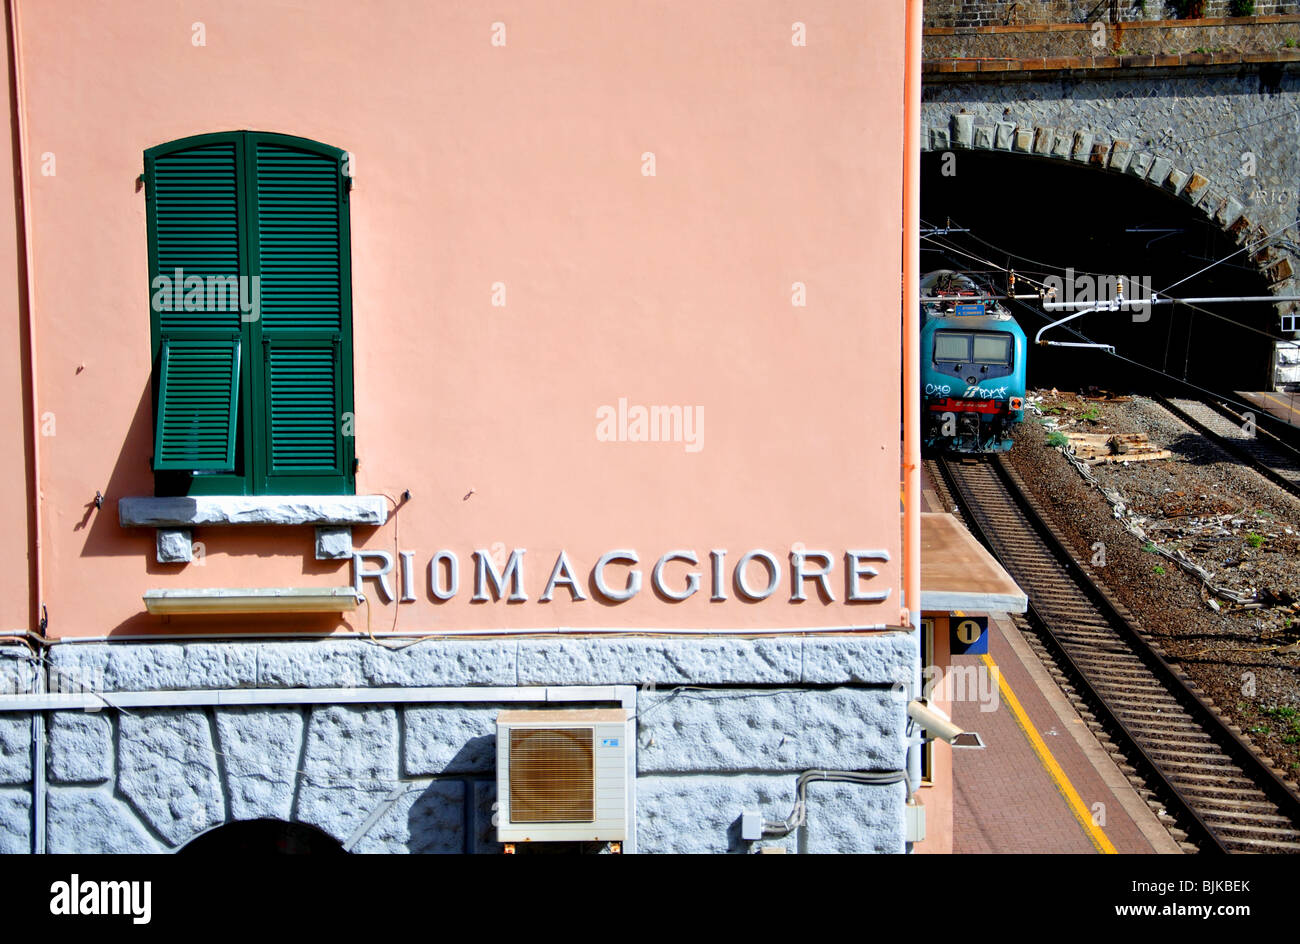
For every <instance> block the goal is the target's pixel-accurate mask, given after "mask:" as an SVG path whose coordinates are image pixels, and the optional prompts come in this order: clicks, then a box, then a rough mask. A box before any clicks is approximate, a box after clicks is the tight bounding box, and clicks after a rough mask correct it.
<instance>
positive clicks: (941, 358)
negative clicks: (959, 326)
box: [934, 331, 971, 364]
mask: <svg viewBox="0 0 1300 944" xmlns="http://www.w3.org/2000/svg"><path fill="white" fill-rule="evenodd" d="M970 342H971V336H970V334H968V333H967V332H965V331H936V332H935V333H934V360H935V363H938V364H969V363H970V362H971V359H970Z"/></svg>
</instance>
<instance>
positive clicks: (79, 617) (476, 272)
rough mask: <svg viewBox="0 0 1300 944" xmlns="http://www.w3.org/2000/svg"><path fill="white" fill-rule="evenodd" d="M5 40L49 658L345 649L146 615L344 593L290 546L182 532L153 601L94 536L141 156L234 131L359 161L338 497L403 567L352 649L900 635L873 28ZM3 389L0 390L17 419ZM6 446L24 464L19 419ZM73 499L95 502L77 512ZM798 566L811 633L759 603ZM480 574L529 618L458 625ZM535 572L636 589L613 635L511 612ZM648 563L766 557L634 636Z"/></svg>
mask: <svg viewBox="0 0 1300 944" xmlns="http://www.w3.org/2000/svg"><path fill="white" fill-rule="evenodd" d="M20 9H21V23H22V30H23V37H22V39H23V43H24V61H23V63H22V68H23V70H24V74H25V76H26V84H27V109H28V113H29V116H30V148H31V152H32V155H31V156H32V159H33V160H38V159H39V158H40V155H42V154H47V153H48V154H52V155H54V157H55V160H56V162H57V163H56V167H57V172H56V173H55V174H54V175H52V176H41V175H40V174H39V173H37V174H36V175H35V176H34V177H33V178H32V180H33V183H32V188H33V214H34V216H33V225H34V231H35V233H34V245H33V250H34V253H35V257H36V259H37V269H36V272H37V279H38V284H37V290H36V298H35V310H36V318H37V345H38V349H39V359H38V373H39V377H40V388H39V405H40V409H41V410H43V411H50V412H52V413H53V414H54V415H55V416H56V417H57V434H56V435H54V436H52V437H48V438H44V439H42V440H41V447H42V450H43V451H42V454H41V463H42V467H43V472H42V476H43V478H42V483H41V484H42V487H43V521H44V527H45V530H46V549H45V568H46V575H45V584H46V586H45V598H46V601H47V603H48V604H49V605H50V610H51V625H50V632H51V633H52V634H55V635H70V636H102V635H105V634H109V633H116V634H141V633H152V632H175V633H223V632H231V631H242V630H248V631H274V632H323V631H330V630H335V629H346V628H349V626H350V628H360V629H363V630H364V629H365V627H366V617H365V613H364V610H363V611H361V613H360V614H359V615H358V616H357V617H355V618H353V619H352V620H351V621H350V623H345V622H344V621H340V620H337V619H334V618H332V617H329V618H322V619H302V618H295V617H279V618H269V617H267V618H259V619H255V620H240V621H231V620H226V619H224V618H214V617H206V618H203V617H192V618H180V617H176V618H172V619H171V620H170V621H168V622H163V621H162V620H161V619H160V618H157V617H151V616H148V615H146V614H144V612H143V605H142V603H141V594H142V593H143V592H144V591H145V590H146V589H149V588H170V587H241V586H292V585H322V586H323V585H331V584H344V583H350V582H351V576H350V567H349V565H348V564H347V563H346V562H343V563H339V562H319V561H316V560H315V559H314V557H313V554H312V531H311V529H310V528H257V529H247V530H241V529H232V528H225V529H218V528H209V529H202V530H200V531H197V532H196V533H195V540H198V541H201V542H202V543H203V545H204V550H205V554H204V557H203V559H202V562H201V563H198V562H196V563H194V564H189V565H160V564H157V563H156V562H155V561H154V554H153V551H154V534H153V532H152V531H148V530H138V531H124V530H123V529H122V528H120V527H119V525H118V522H117V516H116V501H117V499H119V498H122V497H125V496H131V495H149V494H152V474H151V472H150V468H149V460H150V454H151V448H152V446H151V443H152V417H151V413H150V406H149V389H150V386H149V385H150V378H149V369H150V365H149V318H148V280H147V274H146V265H147V261H146V245H145V199H144V194H143V191H142V190H141V189H139V187H138V186H137V183H136V178H137V176H138V175H139V174H140V172H141V169H142V152H143V151H144V149H145V148H147V147H150V146H152V145H156V144H159V143H162V142H165V141H169V140H172V139H175V138H180V137H184V136H187V135H192V134H199V133H204V132H211V131H223V130H236V129H255V130H264V131H276V132H283V133H288V134H294V135H301V136H304V137H307V138H312V139H315V140H318V141H322V142H324V143H326V144H330V145H334V146H336V147H340V148H343V149H345V150H348V151H350V152H352V154H353V159H354V163H353V173H354V175H355V179H356V186H355V189H354V190H353V192H352V197H351V223H352V265H353V270H352V272H353V313H354V314H353V318H354V333H355V348H356V359H355V382H356V413H357V423H356V432H357V455H358V457H359V459H360V463H361V464H360V470H359V472H358V481H357V491H358V493H360V494H377V493H386V494H388V495H389V496H392V497H393V498H397V497H398V496H400V494H401V492H402V491H403V490H404V489H410V490H411V492H412V498H411V500H410V501H409V502H407V503H406V504H405V505H404V507H403V508H402V509H401V510H400V511H399V512H398V513H397V514H396V515H395V516H394V517H393V519H391V520H390V522H389V524H387V525H386V526H384V527H383V528H379V529H366V530H360V529H359V530H358V531H357V533H356V535H355V540H356V543H357V545H358V547H359V548H360V549H362V550H371V549H387V550H389V551H392V550H394V549H395V548H396V549H400V550H409V551H414V552H415V557H414V560H415V563H416V564H417V566H418V567H419V568H420V572H419V574H418V575H417V579H416V581H415V584H416V591H417V597H418V599H417V601H416V602H415V603H407V604H402V605H401V606H400V608H399V607H397V605H396V604H383V603H381V602H380V601H379V600H378V599H377V598H376V594H374V593H373V592H369V596H370V598H371V600H372V601H374V612H373V613H372V623H371V625H372V628H373V629H374V630H375V631H381V630H384V631H386V630H388V629H390V628H391V627H392V626H393V625H394V621H395V620H396V627H397V629H398V631H410V632H415V631H427V632H434V631H437V630H439V629H445V628H461V629H475V628H499V627H518V628H538V629H544V628H548V627H556V626H566V627H627V628H662V629H672V628H674V627H698V628H716V629H736V630H741V631H744V630H761V629H764V628H779V627H802V626H807V627H821V626H856V625H871V624H881V623H887V624H892V623H896V622H897V620H898V614H899V608H900V605H901V601H900V600H899V588H900V585H901V580H900V573H899V561H900V556H901V555H900V549H899V518H898V513H899V508H898V488H897V483H898V469H899V419H898V418H899V405H898V396H899V353H898V351H899V320H900V315H899V272H900V268H901V261H900V259H901V256H900V226H901V224H900V207H901V174H902V148H901V140H902V72H903V52H904V45H903V6H902V4H896V3H875V2H873V3H863V2H861V0H807V2H803V3H799V4H795V5H791V4H788V3H783V2H754V0H723V2H710V3H706V4H700V3H694V2H685V0H680V2H679V0H671V2H669V0H665V2H655V3H636V4H633V3H609V2H607V0H589V2H588V0H570V2H557V3H547V4H540V3H532V2H508V0H507V2H501V3H497V4H493V5H491V6H490V7H489V6H483V5H478V4H455V5H453V4H433V3H429V4H425V3H408V2H369V3H365V4H358V3H354V2H320V3H301V2H288V0H247V2H243V0H226V2H222V3H219V4H218V3H212V2H185V0H182V2H175V0H166V2H164V0H156V2H146V0H116V2H114V3H111V4H86V3H81V2H72V0H42V2H33V0H20ZM796 21H798V22H802V23H803V24H804V26H805V29H806V36H807V42H806V45H803V46H799V45H794V44H793V43H792V41H791V39H792V35H793V33H792V29H793V27H792V24H794V23H795V22H796ZM498 22H499V23H503V24H504V26H505V45H504V46H499V45H493V43H492V38H493V35H494V32H493V24H494V23H498ZM200 23H201V24H202V29H201V38H202V40H203V42H204V44H203V45H196V44H195V43H196V41H197V39H198V38H199V37H200V32H199V27H198V26H197V25H196V24H200ZM498 35H499V34H498ZM646 152H652V153H653V155H654V161H655V170H656V173H655V175H654V176H647V175H645V174H644V173H643V168H644V166H645V158H644V157H643V155H645V154H646ZM0 222H2V221H0ZM11 230H12V227H11V226H10V227H8V228H7V229H6V230H5V232H4V233H0V239H8V238H10V237H9V232H10V231H11ZM5 245H7V244H5ZM0 248H3V247H0ZM5 278H6V279H9V278H11V274H10V273H9V272H8V271H7V272H6V275H5ZM498 282H499V283H504V286H505V302H506V303H505V305H504V306H494V305H493V304H492V301H493V285H494V283H498ZM796 282H800V283H804V285H806V294H807V304H806V306H803V307H796V306H794V305H792V284H793V283H796ZM0 288H3V289H4V290H6V291H9V286H8V283H7V282H6V284H5V285H4V286H0ZM9 330H12V325H11V326H10V329H9ZM3 350H5V351H9V350H11V348H10V346H8V345H6V346H4V347H3ZM4 357H5V358H10V357H11V355H9V354H7V353H6V354H5V355H4ZM14 373H15V365H14V364H12V363H9V362H8V361H7V360H6V361H5V362H4V363H0V378H3V379H4V382H5V383H6V384H7V385H8V389H11V390H12V389H13V387H14V384H16V377H11V374H14ZM620 398H626V399H627V401H628V402H629V404H633V405H680V406H686V407H690V408H694V409H697V410H702V415H703V437H702V440H701V441H700V443H699V445H700V446H701V448H699V449H698V450H695V451H692V450H691V449H688V448H687V444H685V443H681V442H676V443H634V442H605V441H601V440H600V439H598V437H597V435H596V428H597V411H598V410H599V409H600V408H601V407H602V406H617V404H618V402H619V399H620ZM11 399H12V398H11ZM0 419H2V421H3V424H4V426H3V429H4V435H5V436H6V437H8V439H9V440H12V441H13V442H14V443H17V442H19V441H20V440H21V419H22V418H21V413H20V411H18V410H16V409H14V408H12V407H10V408H6V411H5V412H4V413H2V414H0ZM6 474H7V475H9V476H10V479H11V480H13V479H14V476H15V475H16V474H17V473H15V472H14V471H13V470H10V471H9V472H7V473H6ZM15 481H16V480H15ZM15 481H11V482H10V485H11V488H16V487H17V486H16V484H15ZM96 490H100V491H102V492H103V493H104V494H105V495H106V496H107V497H108V499H109V500H108V501H107V502H106V503H105V504H104V507H103V508H102V509H101V510H98V511H93V510H92V511H90V512H89V513H88V508H92V509H93V506H88V504H87V503H88V502H90V501H91V499H93V497H94V495H95V492H96ZM5 514H6V515H7V516H9V517H8V518H7V519H6V521H8V523H10V524H12V525H15V526H17V524H18V523H19V522H20V521H21V516H20V515H19V514H18V512H16V511H15V510H13V509H7V510H6V512H5ZM9 519H12V521H9ZM6 533H9V530H8V529H6ZM7 540H9V543H8V544H6V545H5V549H4V553H5V555H6V557H7V558H8V559H9V564H10V566H9V567H7V568H6V572H7V573H10V576H12V572H14V571H15V568H16V567H17V566H18V565H17V562H16V560H15V558H16V555H17V554H18V545H19V543H20V542H18V541H15V540H13V539H12V538H10V539H7ZM797 543H799V544H802V545H804V546H806V547H808V548H810V549H824V550H828V551H830V552H831V553H832V554H833V555H834V558H835V574H834V587H835V590H836V602H834V603H826V602H823V601H821V600H819V599H818V598H817V594H816V593H815V592H813V588H812V587H811V586H810V588H809V589H810V592H809V597H810V599H809V600H808V601H807V602H804V603H792V602H790V599H789V597H790V589H791V588H790V572H789V570H790V568H789V565H788V562H787V555H788V554H789V552H790V550H791V548H792V546H795V545H796V544H797ZM494 545H498V546H499V547H503V548H505V549H506V550H507V552H508V550H509V549H511V548H516V547H518V548H526V549H527V553H526V555H525V565H526V575H527V581H526V590H527V593H528V596H529V600H528V602H526V603H520V604H506V603H505V602H493V603H487V604H472V603H470V601H469V597H470V593H471V590H472V584H473V561H472V559H471V557H470V554H471V552H472V551H473V550H474V549H475V548H486V549H491V548H492V547H493V546H494ZM444 548H445V549H449V550H453V551H455V552H456V553H457V554H458V555H459V557H460V565H461V575H460V577H461V590H460V593H459V595H458V596H456V597H455V598H454V599H453V600H451V601H449V602H447V603H443V604H437V603H435V602H434V601H433V600H432V598H431V597H430V595H429V593H428V575H427V567H428V562H429V558H430V556H431V555H432V554H433V553H434V552H435V551H437V550H439V549H444ZM561 548H563V549H565V550H567V551H568V553H569V556H570V559H571V560H572V561H573V563H574V566H575V569H576V570H577V571H578V573H579V576H580V578H581V580H582V581H583V583H584V586H585V584H586V581H587V576H588V574H589V571H590V569H591V567H592V565H593V564H594V563H595V560H596V558H597V557H599V556H600V554H602V553H604V552H605V551H608V550H611V549H616V548H634V549H636V550H637V551H638V552H639V554H640V555H641V569H642V570H643V572H644V578H645V583H646V586H645V588H644V589H643V590H642V592H641V593H640V594H638V595H637V596H636V597H635V598H634V599H633V600H631V601H629V602H627V603H623V604H619V605H607V604H604V603H600V602H597V601H595V600H592V599H588V600H587V601H586V602H583V603H574V602H570V601H569V594H568V593H567V592H566V591H563V590H561V591H560V593H559V594H558V597H557V600H556V601H555V602H552V603H549V604H544V603H540V602H538V600H537V597H538V596H539V595H540V594H541V590H542V587H543V585H544V583H545V581H546V577H547V575H548V574H549V572H550V569H551V565H552V564H553V562H554V560H555V555H556V554H557V553H558V551H559V550H560V549H561ZM677 548H686V549H692V550H694V551H695V552H696V553H697V554H698V555H699V556H700V558H701V560H702V562H704V563H707V556H708V552H709V550H710V549H712V548H726V549H727V550H728V552H729V554H728V563H729V565H730V564H734V562H735V561H736V559H737V558H738V557H740V555H742V554H743V553H744V552H746V551H748V550H751V549H754V548H764V549H766V550H768V551H770V552H772V553H773V554H774V555H776V557H777V558H778V559H779V560H780V561H781V562H782V564H783V568H782V570H783V572H782V576H781V585H780V588H779V589H778V591H777V592H776V593H775V594H774V595H773V596H772V597H771V598H769V599H767V600H765V601H763V602H761V603H742V602H739V601H737V599H736V595H735V592H734V590H733V589H731V587H730V585H729V586H728V596H729V597H730V599H729V600H728V601H726V602H721V603H715V602H710V600H709V594H708V573H707V568H701V569H702V570H703V573H704V576H703V584H704V586H703V588H702V591H701V592H700V593H697V594H696V595H695V596H694V597H692V598H691V599H690V600H688V601H686V602H684V603H671V602H668V601H665V600H663V599H660V598H658V597H656V596H655V595H654V594H653V593H652V592H651V591H650V588H649V582H650V569H651V567H652V566H653V564H654V561H655V560H656V559H657V558H658V557H659V555H661V554H663V553H664V552H667V551H670V550H673V549H677ZM861 548H884V549H887V550H889V552H890V554H891V560H890V562H889V563H887V564H877V566H878V567H879V570H880V575H879V576H878V577H875V578H873V579H871V580H868V581H864V582H863V589H864V590H873V591H878V590H884V589H889V590H890V591H891V592H890V596H889V599H888V601H887V602H885V603H883V604H855V605H850V604H848V603H846V601H845V593H844V568H845V564H844V556H843V555H844V552H845V551H846V550H849V549H861ZM24 566H25V565H24ZM686 569H687V568H686V567H685V566H684V565H681V564H678V565H674V570H673V573H674V574H676V575H677V576H676V578H675V583H676V584H677V585H679V586H680V585H681V582H682V578H681V575H682V574H684V572H685V571H686ZM623 573H624V571H623V570H622V569H611V577H613V578H615V582H619V583H620V584H621V580H622V574H623ZM761 577H762V573H761V571H760V570H759V569H758V568H757V567H755V568H754V569H753V571H752V579H753V581H754V582H755V583H761V580H760V578H761ZM728 583H729V584H730V567H728ZM8 595H9V596H12V594H8ZM588 595H589V596H590V593H589V594H588ZM396 609H400V612H399V613H395V610H396ZM19 613H20V611H18V610H15V611H14V612H12V613H8V612H7V614H6V619H8V620H9V621H10V622H14V621H18V620H19Z"/></svg>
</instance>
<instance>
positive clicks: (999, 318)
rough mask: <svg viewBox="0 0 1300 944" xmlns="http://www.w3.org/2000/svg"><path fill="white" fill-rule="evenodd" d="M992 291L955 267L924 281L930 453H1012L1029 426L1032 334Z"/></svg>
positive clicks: (925, 425) (924, 418)
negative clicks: (1017, 432)
mask: <svg viewBox="0 0 1300 944" xmlns="http://www.w3.org/2000/svg"><path fill="white" fill-rule="evenodd" d="M993 294H994V293H993V292H991V291H988V290H987V289H986V288H985V287H983V286H981V285H979V284H977V283H976V282H975V281H974V280H973V279H971V278H970V277H969V276H967V275H964V274H962V273H960V272H954V271H952V270H949V269H941V270H939V271H936V272H930V273H928V274H927V275H925V276H924V277H923V278H922V279H921V298H922V302H921V385H922V386H921V436H922V443H923V444H924V445H925V447H926V448H927V449H934V450H942V451H947V452H957V453H984V452H1006V451H1007V450H1009V449H1010V448H1011V431H1012V430H1013V429H1014V428H1015V425H1016V424H1017V423H1020V422H1022V421H1023V420H1024V415H1025V414H1024V406H1025V399H1024V398H1025V332H1024V331H1022V330H1021V328H1020V326H1019V325H1018V324H1016V320H1015V319H1014V318H1012V317H1011V313H1010V312H1009V311H1007V309H1006V308H1005V307H1003V306H1002V305H1001V304H999V303H998V301H997V300H996V299H995V298H993V297H992V296H993Z"/></svg>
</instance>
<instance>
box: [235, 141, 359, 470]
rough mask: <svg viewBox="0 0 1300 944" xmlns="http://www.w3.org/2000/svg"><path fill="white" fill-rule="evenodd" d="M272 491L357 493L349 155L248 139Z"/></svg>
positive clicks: (264, 434) (266, 458) (265, 455)
mask: <svg viewBox="0 0 1300 944" xmlns="http://www.w3.org/2000/svg"><path fill="white" fill-rule="evenodd" d="M249 137H250V142H249V154H250V156H251V159H252V164H253V168H252V170H253V177H254V183H253V186H254V191H255V193H256V203H255V206H256V213H255V215H254V216H255V218H254V226H253V237H252V238H253V246H254V248H253V258H254V260H255V265H254V269H255V274H256V275H257V276H258V278H259V282H260V285H259V287H260V293H261V305H260V310H261V317H260V319H259V320H258V322H257V324H256V328H255V334H256V335H257V337H258V340H259V342H260V346H261V348H262V363H261V367H260V370H261V377H262V383H261V389H262V390H263V391H264V395H265V400H264V402H263V403H262V404H261V410H260V414H261V417H260V419H261V435H260V436H259V441H260V442H261V443H262V444H263V445H264V448H263V449H262V450H261V453H262V454H261V456H260V460H261V463H262V466H261V467H262V472H263V481H264V484H265V488H266V490H267V491H271V492H297V491H308V492H315V493H321V494H325V493H340V492H350V491H351V490H352V486H351V481H352V475H351V473H352V468H351V465H352V461H351V456H352V444H351V441H350V436H344V435H343V432H344V419H345V417H344V413H345V412H346V411H347V410H349V409H350V408H351V380H352V378H351V356H352V355H351V317H350V310H349V296H350V286H349V284H348V276H347V272H348V237H347V191H346V189H345V186H344V178H343V175H342V172H341V171H342V168H341V159H342V152H340V151H337V150H335V149H333V148H324V147H322V146H320V145H312V144H310V143H309V142H302V143H298V142H297V141H293V140H289V139H285V138H282V137H280V136H271V135H257V134H253V135H250V136H249Z"/></svg>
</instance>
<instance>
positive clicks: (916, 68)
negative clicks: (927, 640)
mask: <svg viewBox="0 0 1300 944" xmlns="http://www.w3.org/2000/svg"><path fill="white" fill-rule="evenodd" d="M904 15H905V17H906V21H907V29H906V43H907V48H906V52H905V54H904V66H903V86H904V87H903V299H902V300H903V602H904V603H905V604H906V607H907V608H906V609H905V610H904V611H903V613H902V621H903V622H904V623H906V624H907V625H908V626H910V627H911V629H912V632H913V639H914V640H915V642H916V653H915V657H914V658H913V660H912V662H913V671H912V680H911V692H909V694H908V698H909V699H911V698H917V697H919V696H920V693H921V645H922V641H921V506H920V500H921V306H920V304H919V303H918V302H917V299H918V298H920V295H921V0H906V12H905V14H904ZM918 734H919V732H918ZM907 776H908V780H909V782H910V784H913V785H915V784H919V783H920V782H921V745H920V739H919V737H918V738H909V744H908V747H907ZM910 789H911V787H909V791H910ZM907 800H908V802H909V803H910V802H911V801H912V797H911V796H910V795H909V796H908V798H907Z"/></svg>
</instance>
